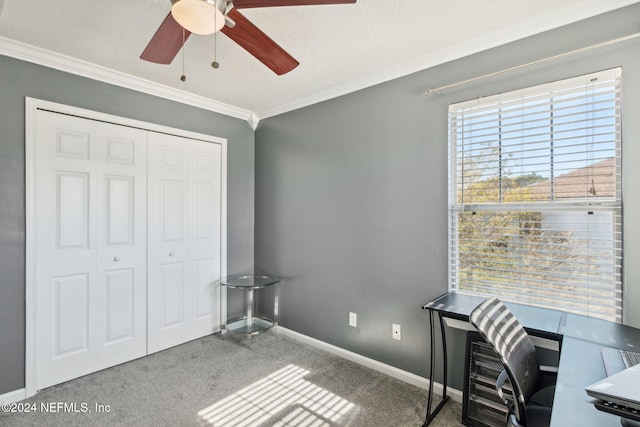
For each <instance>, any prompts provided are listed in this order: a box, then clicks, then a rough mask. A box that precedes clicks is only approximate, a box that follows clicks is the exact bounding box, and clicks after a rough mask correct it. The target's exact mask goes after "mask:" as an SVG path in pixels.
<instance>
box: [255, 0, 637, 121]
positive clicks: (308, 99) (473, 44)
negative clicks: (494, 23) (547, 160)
mask: <svg viewBox="0 0 640 427" xmlns="http://www.w3.org/2000/svg"><path fill="white" fill-rule="evenodd" d="M635 3H640V0H608V1H607V2H603V1H602V0H583V3H581V4H580V5H579V7H578V6H576V5H570V6H566V7H564V8H560V9H558V10H554V11H553V12H548V13H546V14H543V15H540V16H536V17H534V18H531V19H529V20H527V21H526V22H519V23H517V24H514V25H511V26H509V27H505V28H500V29H497V30H494V31H491V32H488V33H486V34H484V35H479V36H477V37H474V38H473V39H470V40H466V41H463V42H461V43H457V44H454V45H450V46H446V47H445V48H442V49H437V50H435V51H432V52H428V53H426V54H423V55H419V56H416V57H415V58H413V59H410V60H407V61H404V62H399V63H397V64H393V65H390V66H388V67H384V68H381V69H379V70H375V71H372V72H371V73H367V74H364V75H362V76H360V77H357V78H354V79H351V80H347V81H344V82H341V83H339V84H337V85H334V86H330V87H327V88H325V89H324V90H321V91H318V92H314V93H311V94H309V95H308V96H304V97H301V98H297V99H295V100H292V101H290V102H287V103H284V104H280V105H274V106H273V107H270V108H267V109H264V110H262V111H257V112H255V114H256V116H257V117H258V118H259V119H260V120H264V119H267V118H269V117H273V116H277V115H279V114H284V113H288V112H290V111H293V110H297V109H300V108H304V107H307V106H310V105H313V104H317V103H320V102H324V101H328V100H330V99H333V98H337V97H339V96H343V95H348V94H350V93H353V92H356V91H358V90H361V89H366V88H368V87H371V86H375V85H378V84H381V83H385V82H388V81H391V80H394V79H398V78H401V77H405V76H408V75H410V74H413V73H416V72H419V71H422V70H426V69H428V68H432V67H435V66H438V65H442V64H446V63H447V62H451V61H454V60H457V59H460V58H464V57H466V56H469V55H473V54H476V53H479V52H482V51H485V50H489V49H492V48H495V47H498V46H502V45H505V44H508V43H511V42H514V41H517V40H521V39H524V38H526V37H530V36H533V35H536V34H540V33H543V32H545V31H550V30H553V29H555V28H559V27H562V26H565V25H569V24H572V23H575V22H578V21H581V20H584V19H588V18H591V17H593V16H596V15H600V14H603V13H607V12H611V11H613V10H615V9H620V8H623V7H625V6H629V5H632V4H635Z"/></svg>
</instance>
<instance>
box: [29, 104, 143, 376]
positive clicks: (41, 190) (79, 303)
mask: <svg viewBox="0 0 640 427" xmlns="http://www.w3.org/2000/svg"><path fill="white" fill-rule="evenodd" d="M36 114H37V115H36V126H35V128H36V129H35V139H36V146H35V147H36V148H35V150H34V159H33V161H34V168H33V170H34V172H33V183H34V191H33V193H34V197H33V199H34V201H33V203H34V211H35V212H36V214H35V218H34V229H33V231H32V234H33V241H34V247H35V257H34V258H35V262H34V270H33V273H34V278H35V295H36V296H35V305H36V310H35V341H36V344H35V346H36V348H35V354H36V357H35V364H36V369H35V371H36V375H35V378H36V387H37V388H38V389H40V388H44V387H48V386H50V385H53V384H57V383H60V382H63V381H67V380H69V379H72V378H76V377H78V376H82V375H85V374H87V373H90V372H95V371H97V370H100V369H104V368H106V367H109V366H112V365H114V364H117V363H121V362H124V361H127V360H131V359H132V358H135V357H140V356H142V355H144V354H145V352H146V331H145V327H144V326H145V325H144V322H145V319H146V294H145V292H146V231H145V229H146V197H145V195H144V191H145V189H146V174H145V170H146V165H145V158H146V133H145V132H143V131H140V130H136V129H130V128H125V127H121V126H116V125H108V124H106V123H101V122H95V121H91V120H86V119H81V118H78V117H73V116H67V115H61V114H56V113H51V112H45V111H38V112H37V113H36ZM110 141H118V142H119V143H120V147H119V149H117V150H116V149H115V148H113V149H112V150H111V154H112V157H113V156H115V157H117V161H116V162H113V161H111V160H110V159H109V147H110ZM123 147H128V148H127V150H128V151H127V150H124V149H123ZM134 157H135V158H136V159H135V161H133V160H134ZM126 159H128V161H129V163H126V162H125V160H126ZM131 161H133V162H131ZM138 161H141V162H142V163H143V164H142V167H143V168H145V169H142V171H141V172H140V171H139V170H138V169H137V168H138V167H140V164H139V162H138ZM112 165H115V167H114V166H112ZM123 166H125V168H124V169H123ZM141 260H142V264H140V261H141ZM124 272H126V273H124Z"/></svg>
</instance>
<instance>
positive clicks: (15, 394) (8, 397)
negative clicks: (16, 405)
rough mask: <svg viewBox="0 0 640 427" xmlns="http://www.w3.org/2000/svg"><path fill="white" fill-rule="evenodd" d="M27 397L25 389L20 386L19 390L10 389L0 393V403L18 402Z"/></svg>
mask: <svg viewBox="0 0 640 427" xmlns="http://www.w3.org/2000/svg"><path fill="white" fill-rule="evenodd" d="M26 398H27V390H26V389H24V388H21V389H20V390H14V391H10V392H9V393H5V394H0V404H3V403H13V402H19V401H20V400H24V399H26Z"/></svg>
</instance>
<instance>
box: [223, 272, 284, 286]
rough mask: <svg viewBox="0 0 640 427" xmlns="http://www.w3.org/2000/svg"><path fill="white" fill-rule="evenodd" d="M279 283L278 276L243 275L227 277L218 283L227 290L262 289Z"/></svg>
mask: <svg viewBox="0 0 640 427" xmlns="http://www.w3.org/2000/svg"><path fill="white" fill-rule="evenodd" d="M279 281H280V278H279V277H278V276H260V275H253V274H243V275H238V276H228V277H225V278H223V279H222V280H221V281H220V284H221V285H222V286H226V287H228V288H253V289H257V288H262V287H265V286H269V285H274V284H276V283H278V282H279Z"/></svg>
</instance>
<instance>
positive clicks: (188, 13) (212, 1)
mask: <svg viewBox="0 0 640 427" xmlns="http://www.w3.org/2000/svg"><path fill="white" fill-rule="evenodd" d="M171 15H173V19H175V20H176V21H177V22H178V24H180V25H181V26H183V27H184V28H185V29H186V30H188V31H190V32H192V33H195V34H200V35H207V34H213V33H215V32H216V31H220V30H221V29H222V27H224V15H223V14H222V12H220V11H219V10H218V8H217V7H216V0H177V1H176V2H175V3H173V6H171Z"/></svg>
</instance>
